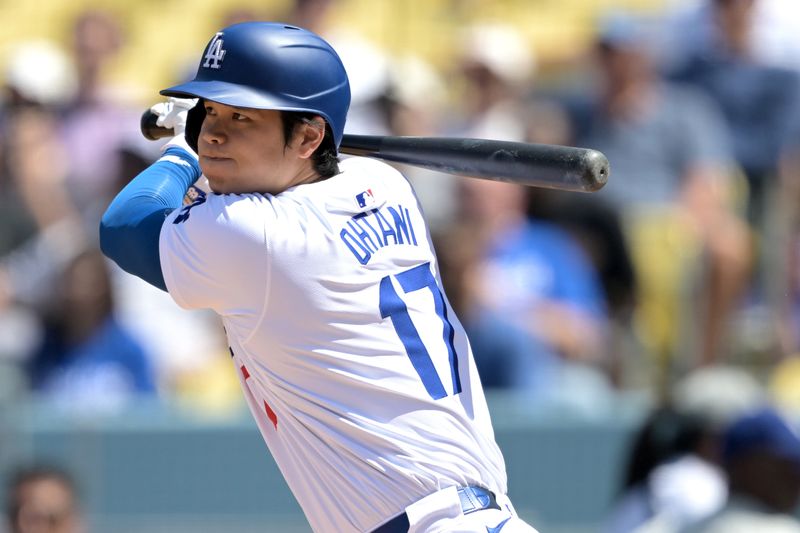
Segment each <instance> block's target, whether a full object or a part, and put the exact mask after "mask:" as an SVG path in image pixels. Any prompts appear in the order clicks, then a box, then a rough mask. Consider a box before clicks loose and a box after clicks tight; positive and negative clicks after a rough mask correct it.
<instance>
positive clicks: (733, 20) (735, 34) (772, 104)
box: [670, 0, 800, 230]
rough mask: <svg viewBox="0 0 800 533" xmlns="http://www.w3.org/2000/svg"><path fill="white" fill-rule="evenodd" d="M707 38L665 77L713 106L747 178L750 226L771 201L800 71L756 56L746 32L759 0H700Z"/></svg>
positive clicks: (797, 99) (759, 224)
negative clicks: (705, 14)
mask: <svg viewBox="0 0 800 533" xmlns="http://www.w3.org/2000/svg"><path fill="white" fill-rule="evenodd" d="M706 1H707V2H708V3H709V7H710V11H709V16H710V22H711V28H712V32H711V39H710V42H709V43H708V45H706V46H702V47H698V48H697V49H695V50H690V51H688V52H687V55H686V57H684V58H683V59H682V60H678V61H677V62H676V64H675V67H674V69H673V71H672V72H671V74H670V77H671V78H672V79H674V80H675V81H678V82H682V83H687V84H690V85H693V86H695V87H697V88H698V89H700V90H702V91H704V92H705V93H706V94H707V95H708V96H709V97H710V98H711V99H713V100H714V101H715V102H716V103H717V104H719V106H720V109H721V110H722V114H723V116H724V118H725V120H726V123H727V125H728V127H729V130H730V132H731V137H732V141H733V154H734V157H735V158H736V161H737V163H738V164H739V166H740V167H741V168H742V170H743V171H744V173H745V176H746V178H747V184H748V187H749V201H748V215H749V219H750V221H751V223H752V224H753V225H754V227H755V228H756V229H759V230H761V229H762V228H763V224H764V220H763V219H764V216H765V214H766V210H768V209H769V205H768V204H767V202H772V201H773V199H772V197H771V192H770V191H771V189H772V188H774V185H775V181H776V175H777V170H778V161H779V157H780V151H781V148H782V146H783V145H784V143H785V139H786V136H787V134H788V132H789V131H790V130H789V127H790V122H789V121H790V120H791V119H793V118H794V117H795V116H796V109H797V107H798V105H800V73H798V72H797V71H794V70H790V69H788V68H782V67H778V66H771V65H766V64H764V63H762V62H761V61H759V60H758V58H757V57H756V52H755V50H754V48H753V46H754V41H753V38H752V36H751V32H752V31H753V28H754V17H755V15H756V6H757V4H758V3H759V0H706Z"/></svg>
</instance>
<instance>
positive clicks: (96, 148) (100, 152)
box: [60, 9, 157, 235]
mask: <svg viewBox="0 0 800 533" xmlns="http://www.w3.org/2000/svg"><path fill="white" fill-rule="evenodd" d="M71 30H72V43H71V44H72V57H73V60H74V63H75V69H76V72H77V91H76V93H75V95H74V97H73V98H72V100H71V101H69V102H68V104H67V106H66V109H65V110H64V113H63V115H62V117H61V123H60V133H61V136H62V142H63V143H64V144H65V145H66V148H67V153H68V154H69V171H68V174H67V176H66V183H67V186H68V188H69V191H70V193H71V194H72V197H73V199H74V201H75V203H76V204H77V205H78V207H79V208H80V209H81V212H82V214H83V218H84V222H85V224H86V226H87V227H88V228H91V229H90V232H91V235H94V234H95V228H96V227H97V224H99V221H100V214H101V207H100V206H101V205H103V206H104V205H108V202H109V201H110V200H111V198H113V196H114V194H115V192H116V190H115V189H114V187H115V185H116V183H114V182H113V180H110V179H109V178H110V177H111V178H113V177H114V176H117V175H118V172H119V170H120V164H121V162H120V150H121V148H122V147H124V146H127V145H130V144H131V143H138V144H139V145H140V146H141V147H142V149H143V150H146V149H148V148H149V149H150V150H152V156H153V158H155V156H156V155H157V149H156V148H155V147H153V146H152V143H149V141H147V140H145V139H144V138H143V137H142V135H141V133H140V132H139V118H140V116H141V113H142V111H141V103H140V101H138V100H137V99H136V98H135V96H134V88H133V87H130V86H121V85H114V84H112V83H110V82H109V78H108V72H109V67H110V66H111V65H112V64H113V62H114V60H115V59H116V58H117V57H118V55H119V53H120V52H121V50H122V47H123V46H124V43H125V38H124V35H123V32H122V28H121V22H120V20H118V18H117V17H116V16H115V15H114V14H112V13H111V12H108V11H103V10H99V9H87V10H84V11H82V12H81V13H79V14H78V16H77V17H76V19H75V20H74V22H73V23H72V27H71Z"/></svg>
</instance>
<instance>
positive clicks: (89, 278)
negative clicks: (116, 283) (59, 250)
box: [28, 249, 156, 410]
mask: <svg viewBox="0 0 800 533" xmlns="http://www.w3.org/2000/svg"><path fill="white" fill-rule="evenodd" d="M58 287H59V291H58V292H57V293H56V294H55V295H54V296H55V298H54V301H53V302H52V304H53V305H52V309H51V312H50V313H49V314H48V316H47V318H46V320H45V324H44V325H45V329H44V336H43V340H42V344H41V346H39V348H38V350H36V351H35V353H34V355H33V357H32V358H31V360H30V361H29V363H28V376H29V379H30V383H31V386H32V387H33V389H34V391H36V392H37V393H38V394H39V395H41V396H42V397H43V398H45V399H46V400H48V401H49V402H51V403H54V404H58V405H59V407H64V408H65V409H89V410H108V409H110V410H113V409H115V408H119V407H121V406H123V405H125V404H126V403H127V402H130V401H131V400H133V399H136V398H139V397H142V396H143V395H147V394H153V393H154V392H155V390H156V389H155V377H154V375H153V371H152V363H151V361H150V360H149V358H148V355H147V354H146V353H145V351H144V350H143V348H142V346H141V345H140V344H139V342H138V341H137V340H136V339H135V338H134V337H132V336H131V335H130V333H128V332H127V331H126V330H125V329H124V328H123V327H121V326H120V324H119V322H118V321H117V319H116V318H115V316H114V301H113V296H112V292H111V280H110V277H109V273H108V268H107V265H106V260H105V258H104V257H103V255H102V254H101V253H100V251H99V250H96V249H90V250H87V251H85V252H84V253H82V254H80V255H78V256H77V257H76V258H75V260H74V261H72V263H70V265H69V266H68V267H67V268H66V269H65V271H64V273H63V277H62V278H61V279H60V283H59V284H58Z"/></svg>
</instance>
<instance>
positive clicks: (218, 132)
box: [200, 117, 225, 144]
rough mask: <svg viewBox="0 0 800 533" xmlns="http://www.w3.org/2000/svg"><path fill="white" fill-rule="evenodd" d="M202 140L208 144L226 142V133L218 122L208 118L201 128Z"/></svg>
mask: <svg viewBox="0 0 800 533" xmlns="http://www.w3.org/2000/svg"><path fill="white" fill-rule="evenodd" d="M200 140H201V141H203V142H206V143H208V144H220V143H223V142H225V131H224V128H223V127H222V125H221V124H220V123H219V121H218V120H214V119H212V118H210V117H206V118H205V120H203V125H202V126H201V127H200Z"/></svg>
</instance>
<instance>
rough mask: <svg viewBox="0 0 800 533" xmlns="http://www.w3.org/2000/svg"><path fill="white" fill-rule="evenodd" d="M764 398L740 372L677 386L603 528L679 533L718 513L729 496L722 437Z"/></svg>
mask: <svg viewBox="0 0 800 533" xmlns="http://www.w3.org/2000/svg"><path fill="white" fill-rule="evenodd" d="M764 397H765V392H764V390H763V388H762V387H761V386H760V384H759V383H758V382H757V381H756V380H755V378H753V376H752V375H751V374H750V373H748V372H747V371H746V370H743V369H740V368H735V367H725V366H714V367H708V368H702V369H699V370H696V371H694V372H692V373H690V374H689V375H687V376H686V377H685V378H683V379H682V380H680V381H679V382H678V383H676V384H675V386H674V387H673V389H672V390H671V398H670V399H669V400H668V402H667V403H666V404H665V405H664V406H662V407H660V408H658V409H656V410H654V411H653V412H652V413H651V415H650V416H649V417H648V418H647V419H646V420H645V422H644V423H643V425H642V426H641V428H640V429H639V431H638V432H637V434H636V436H635V437H634V439H633V441H632V445H631V447H630V452H629V455H628V464H627V467H626V471H625V472H624V474H623V484H622V490H621V492H620V495H619V497H618V499H617V501H616V502H615V504H614V506H613V507H612V510H611V512H610V513H609V516H608V519H607V520H606V523H605V527H604V528H603V531H604V532H606V533H632V532H636V533H674V532H675V531H677V530H679V529H680V528H682V527H684V526H686V525H688V524H692V523H695V522H697V521H699V520H702V519H704V518H706V517H708V516H710V515H712V514H713V513H715V512H716V511H717V510H719V509H720V508H721V507H722V505H723V504H724V503H725V500H726V498H727V486H726V479H725V474H724V472H723V470H722V468H721V463H722V459H721V456H720V451H719V450H720V446H721V442H722V435H723V433H724V431H725V429H726V428H727V427H728V426H729V425H730V423H731V421H733V420H735V419H737V418H738V417H740V416H741V415H742V413H745V412H748V411H750V410H752V409H753V407H754V406H756V405H760V404H761V403H762V402H763V401H764Z"/></svg>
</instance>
